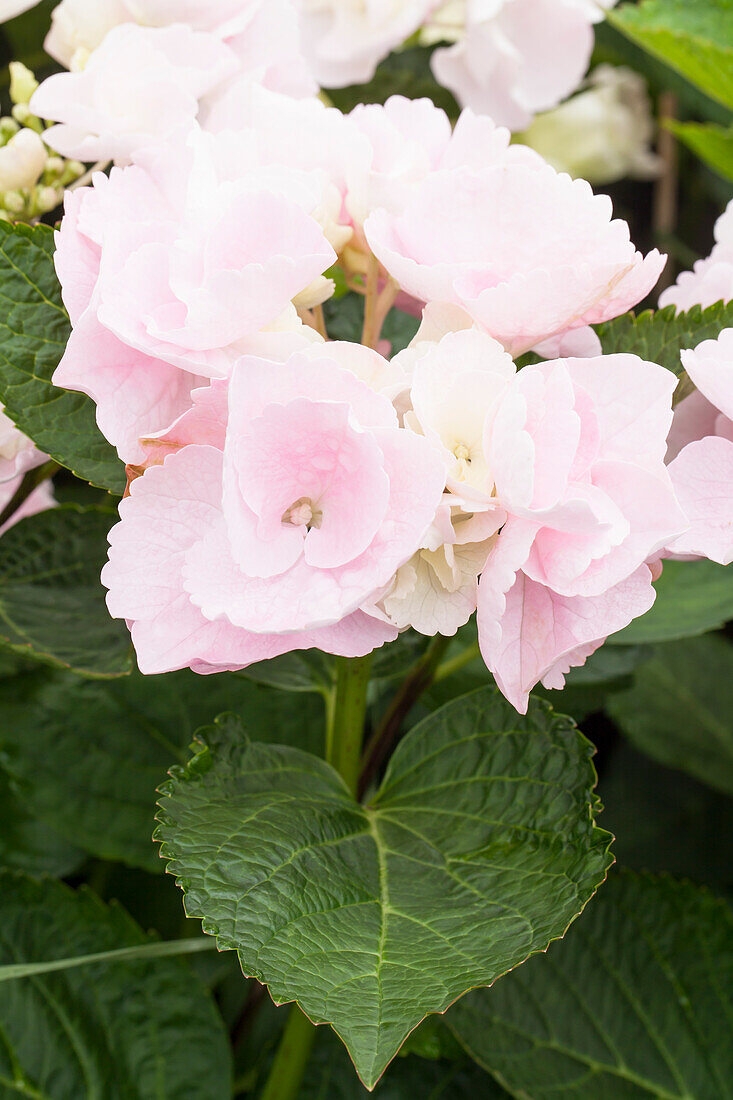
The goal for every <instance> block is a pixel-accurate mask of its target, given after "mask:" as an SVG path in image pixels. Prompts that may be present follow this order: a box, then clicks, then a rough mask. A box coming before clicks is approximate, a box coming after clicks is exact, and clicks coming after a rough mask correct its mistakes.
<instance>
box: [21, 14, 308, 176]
mask: <svg viewBox="0 0 733 1100" xmlns="http://www.w3.org/2000/svg"><path fill="white" fill-rule="evenodd" d="M98 4H99V0H93V5H94V6H93V7H91V6H90V5H89V3H88V0H65V3H63V4H61V5H60V7H59V8H58V9H57V11H56V12H55V15H54V26H53V28H52V31H51V33H50V35H49V38H48V39H47V43H46V45H47V48H48V49H49V52H50V53H51V54H52V55H53V56H54V57H56V58H57V59H58V60H60V61H62V62H63V63H64V64H66V65H68V66H70V67H72V68H73V69H74V71H72V72H70V73H58V74H56V75H55V76H52V77H49V78H48V79H47V80H45V81H44V82H43V84H42V85H41V86H40V88H39V89H38V90H37V92H36V93H35V95H34V96H33V100H32V110H33V111H35V112H36V113H37V114H38V115H39V116H40V117H42V118H45V119H48V120H51V121H55V122H57V123H59V125H58V126H54V127H52V128H51V129H50V130H49V131H48V132H47V134H46V139H47V141H48V143H49V144H50V145H51V146H52V147H53V148H54V149H56V150H57V151H58V152H60V153H62V154H63V155H64V156H70V157H76V158H77V159H79V160H88V161H92V160H99V161H101V160H114V161H116V162H117V163H118V164H125V163H128V162H129V161H130V160H131V159H133V156H134V154H135V153H136V152H137V151H139V150H140V149H142V148H144V147H145V146H147V145H150V144H152V143H155V142H157V141H159V140H170V139H171V138H174V137H175V136H176V135H180V134H183V133H185V131H186V130H187V129H188V128H189V127H190V126H191V124H192V123H193V122H194V120H195V119H196V118H197V117H198V115H199V111H200V109H203V110H205V109H206V107H207V105H210V104H211V103H212V102H215V100H216V98H217V96H219V95H224V94H226V91H227V88H228V86H229V83H230V82H231V81H233V80H236V81H245V82H248V83H257V84H262V85H263V86H266V87H268V88H271V89H273V90H276V91H278V92H282V93H284V94H286V95H293V96H310V95H313V94H314V93H315V92H316V90H317V86H316V84H315V82H314V81H313V79H312V78H311V76H310V74H309V72H308V70H307V67H306V64H305V61H304V59H303V57H302V55H301V53H300V45H299V39H298V31H297V26H296V23H295V15H294V11H293V9H292V7H291V5H290V3H289V0H267V3H264V2H262V0H250V3H245V4H244V5H243V4H241V3H239V4H232V3H231V2H228V3H219V4H217V3H213V2H210V3H207V4H206V5H199V4H186V3H183V4H182V3H162V2H161V3H158V2H157V0H140V2H139V3H138V2H136V0H104V2H103V3H102V4H101V6H97V5H98ZM140 24H142V25H140Z"/></svg>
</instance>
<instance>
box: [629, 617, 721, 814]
mask: <svg viewBox="0 0 733 1100" xmlns="http://www.w3.org/2000/svg"><path fill="white" fill-rule="evenodd" d="M731 668H733V647H732V646H731V644H730V642H727V641H726V640H725V639H724V638H721V637H716V636H715V635H708V636H707V637H703V638H688V639H687V640H685V641H682V642H670V643H669V644H667V645H665V646H660V647H659V648H658V650H657V654H656V656H655V657H654V659H653V660H651V661H648V662H647V663H646V664H645V665H644V666H643V668H641V669H639V671H638V673H637V675H636V677H635V680H634V684H633V686H632V687H631V688H630V689H629V690H628V691H622V692H620V693H619V694H618V695H615V696H614V697H613V698H611V699H610V700H609V702H608V709H609V713H610V715H611V717H612V718H613V719H614V721H615V722H616V724H617V725H618V726H619V727H620V729H621V730H622V731H623V732H624V733H625V734H626V736H627V737H628V738H629V740H630V741H631V742H632V744H634V745H635V746H636V747H637V748H638V749H640V750H641V751H642V752H645V753H647V754H648V755H649V756H651V757H653V758H654V759H655V760H659V761H660V762H661V763H662V764H667V765H668V766H669V767H672V768H679V769H680V770H681V771H687V772H689V773H690V774H691V775H694V776H696V777H697V778H698V779H702V780H703V781H704V782H705V783H709V784H710V785H711V786H712V787H716V788H718V789H719V790H723V791H727V793H728V794H733V724H731V715H732V714H733V678H731Z"/></svg>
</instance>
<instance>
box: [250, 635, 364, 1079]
mask: <svg viewBox="0 0 733 1100" xmlns="http://www.w3.org/2000/svg"><path fill="white" fill-rule="evenodd" d="M370 668H371V656H369V657H357V658H347V657H339V658H337V660H336V664H335V674H334V681H333V687H332V689H331V691H330V692H328V693H327V694H326V760H327V761H328V762H329V764H331V765H333V767H334V768H335V769H336V771H337V772H338V773H339V775H340V776H342V778H343V779H344V780H345V781H346V784H347V785H348V788H349V790H350V791H351V792H352V793H353V794H356V788H357V785H358V783H359V766H360V761H361V746H362V742H363V740H364V719H365V716H366V705H367V689H368V687H369V670H370ZM315 1037H316V1029H315V1027H314V1026H313V1024H312V1023H311V1022H310V1020H309V1019H308V1017H307V1016H305V1015H304V1014H303V1012H301V1010H300V1008H299V1007H298V1005H297V1004H294V1005H293V1007H292V1008H291V1009H290V1015H289V1016H288V1022H287V1024H286V1025H285V1031H284V1032H283V1036H282V1039H281V1040H280V1045H279V1046H278V1048H277V1052H276V1054H275V1059H274V1061H273V1063H272V1066H271V1067H270V1072H269V1075H268V1078H267V1083H266V1084H265V1088H264V1091H263V1092H262V1095H261V1097H260V1100H296V1098H297V1095H298V1092H299V1091H300V1086H301V1083H302V1081H303V1076H304V1074H305V1070H306V1066H307V1065H308V1059H309V1057H310V1052H311V1048H312V1046H313V1041H314V1039H315Z"/></svg>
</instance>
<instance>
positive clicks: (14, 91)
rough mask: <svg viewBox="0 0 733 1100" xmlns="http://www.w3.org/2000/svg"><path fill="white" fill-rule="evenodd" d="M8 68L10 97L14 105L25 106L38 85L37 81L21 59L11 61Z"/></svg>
mask: <svg viewBox="0 0 733 1100" xmlns="http://www.w3.org/2000/svg"><path fill="white" fill-rule="evenodd" d="M9 69H10V98H11V99H12V101H13V103H15V104H16V106H18V105H20V104H25V106H26V107H27V106H28V104H29V103H30V101H31V96H32V95H33V93H34V92H35V90H36V88H37V87H38V81H37V80H36V78H35V76H34V75H33V73H32V72H31V70H30V69H28V68H26V66H25V65H24V64H23V62H22V61H11V62H10V66H9Z"/></svg>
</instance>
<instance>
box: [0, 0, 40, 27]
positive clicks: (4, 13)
mask: <svg viewBox="0 0 733 1100" xmlns="http://www.w3.org/2000/svg"><path fill="white" fill-rule="evenodd" d="M38 3H39V0H0V23H6V22H7V21H8V19H15V16H16V15H21V14H22V13H23V12H24V11H30V9H31V8H34V7H35V6H36V4H38Z"/></svg>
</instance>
